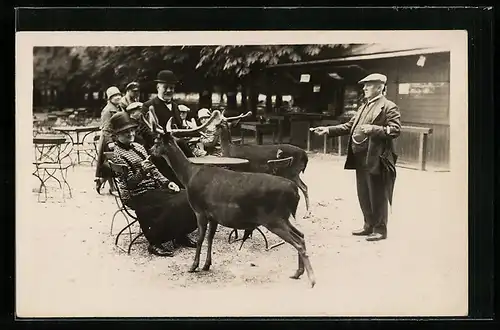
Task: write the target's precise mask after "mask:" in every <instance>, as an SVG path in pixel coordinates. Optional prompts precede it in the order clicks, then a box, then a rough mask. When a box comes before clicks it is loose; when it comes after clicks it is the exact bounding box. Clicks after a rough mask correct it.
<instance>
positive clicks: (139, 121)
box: [125, 102, 155, 150]
mask: <svg viewBox="0 0 500 330" xmlns="http://www.w3.org/2000/svg"><path fill="white" fill-rule="evenodd" d="M143 106H144V104H143V103H142V102H133V103H131V104H129V105H128V106H127V108H126V109H125V111H126V112H127V113H128V115H129V116H130V118H131V119H132V120H133V121H134V123H135V124H136V125H137V129H136V133H135V142H137V143H139V144H141V145H142V146H143V147H144V148H145V149H146V150H149V149H151V147H152V146H153V145H154V140H155V136H154V135H153V132H151V130H150V129H149V127H148V126H147V125H146V123H145V122H144V120H143V117H142V116H143V115H142V109H143Z"/></svg>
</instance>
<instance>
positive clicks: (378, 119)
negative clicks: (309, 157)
mask: <svg viewBox="0 0 500 330" xmlns="http://www.w3.org/2000/svg"><path fill="white" fill-rule="evenodd" d="M359 83H361V84H364V87H363V92H364V94H365V99H366V102H365V103H364V104H363V105H361V107H360V108H359V109H358V112H357V113H356V115H355V116H353V117H352V118H351V120H350V121H349V122H347V123H345V124H341V125H336V126H329V127H324V126H320V127H316V128H314V129H312V130H313V131H314V132H315V133H316V134H318V135H325V134H327V135H329V136H340V135H349V143H348V147H347V160H346V163H345V169H355V170H356V182H357V191H358V199H359V204H360V206H361V210H362V211H363V216H364V226H363V228H362V229H360V230H357V231H354V232H353V233H352V234H353V235H356V236H367V238H366V240H367V241H379V240H382V239H386V238H387V216H388V204H391V205H392V193H393V189H394V183H395V180H396V167H395V166H396V160H397V155H396V154H395V152H394V145H393V139H395V138H397V137H398V136H399V134H400V131H401V122H400V117H401V115H400V112H399V109H398V106H397V105H396V104H394V103H393V102H391V101H389V100H388V99H386V98H385V96H384V90H385V87H386V86H385V85H386V83H387V77H386V76H384V75H382V74H378V73H374V74H371V75H368V76H367V77H366V78H364V79H362V80H360V81H359Z"/></svg>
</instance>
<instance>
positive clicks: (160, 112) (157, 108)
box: [143, 96, 190, 129]
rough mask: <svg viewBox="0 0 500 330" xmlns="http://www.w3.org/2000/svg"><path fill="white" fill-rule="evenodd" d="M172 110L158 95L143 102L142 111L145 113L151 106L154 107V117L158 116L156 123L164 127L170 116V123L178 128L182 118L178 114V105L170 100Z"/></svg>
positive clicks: (180, 125)
mask: <svg viewBox="0 0 500 330" xmlns="http://www.w3.org/2000/svg"><path fill="white" fill-rule="evenodd" d="M171 105H172V110H170V109H169V108H168V107H167V105H166V104H165V102H163V101H162V100H160V99H159V98H158V96H156V97H154V98H153V99H151V100H149V101H147V102H144V104H143V113H146V112H147V111H148V109H149V108H150V107H151V106H152V107H153V108H154V112H155V114H156V117H158V123H159V124H160V126H161V127H162V128H163V129H165V126H166V125H167V122H168V120H169V119H170V118H172V117H173V119H172V125H177V127H178V128H180V127H182V120H181V116H180V111H179V106H178V104H177V103H175V102H171ZM187 119H188V120H190V115H189V114H188V118H187Z"/></svg>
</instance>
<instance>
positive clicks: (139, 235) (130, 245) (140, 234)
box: [127, 232, 144, 254]
mask: <svg viewBox="0 0 500 330" xmlns="http://www.w3.org/2000/svg"><path fill="white" fill-rule="evenodd" d="M142 235H144V233H142V232H141V233H139V234H138V235H137V236H136V237H135V238H134V239H133V240H132V242H130V244H129V246H128V251H127V253H128V254H130V250H131V249H132V245H133V244H134V242H135V241H136V240H137V239H138V238H139V237H141V236H142Z"/></svg>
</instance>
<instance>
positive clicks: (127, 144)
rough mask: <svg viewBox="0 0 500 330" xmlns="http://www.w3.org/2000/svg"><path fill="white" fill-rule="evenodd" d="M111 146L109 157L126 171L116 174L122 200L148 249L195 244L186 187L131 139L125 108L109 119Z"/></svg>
mask: <svg viewBox="0 0 500 330" xmlns="http://www.w3.org/2000/svg"><path fill="white" fill-rule="evenodd" d="M110 124H111V127H112V130H113V139H114V141H115V147H114V150H113V153H114V157H113V161H114V162H116V163H118V164H121V165H124V166H125V167H126V169H127V170H126V172H125V173H123V174H122V175H121V176H120V177H118V178H117V182H118V189H119V190H120V194H121V196H122V200H123V202H124V203H125V204H126V205H128V206H130V207H131V208H132V209H133V210H134V211H135V213H136V215H137V219H138V221H139V224H140V226H141V229H142V231H143V233H144V236H145V237H146V239H147V240H148V242H149V244H150V245H149V247H148V251H149V252H150V253H152V254H155V255H159V256H169V257H171V256H173V248H172V247H170V246H168V245H169V244H168V242H171V241H172V240H174V244H175V245H177V246H186V247H196V244H195V243H194V242H193V241H192V240H191V239H190V238H189V237H188V236H187V235H188V234H189V233H191V232H193V231H194V230H196V229H197V227H198V225H197V220H196V215H195V214H194V212H193V210H192V209H191V206H190V205H189V201H188V199H187V193H186V190H181V189H179V186H178V185H177V184H175V182H172V181H170V180H168V179H167V178H166V177H164V176H163V175H162V174H161V173H160V172H159V171H158V169H157V168H156V166H155V165H154V164H153V163H151V162H150V161H149V156H148V154H147V152H146V149H144V147H143V146H141V145H140V144H139V143H136V142H135V131H136V128H137V124H136V123H135V122H134V121H133V120H132V119H131V118H130V116H129V115H128V114H127V113H126V112H119V113H117V114H115V115H113V117H112V118H111V120H110Z"/></svg>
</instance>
